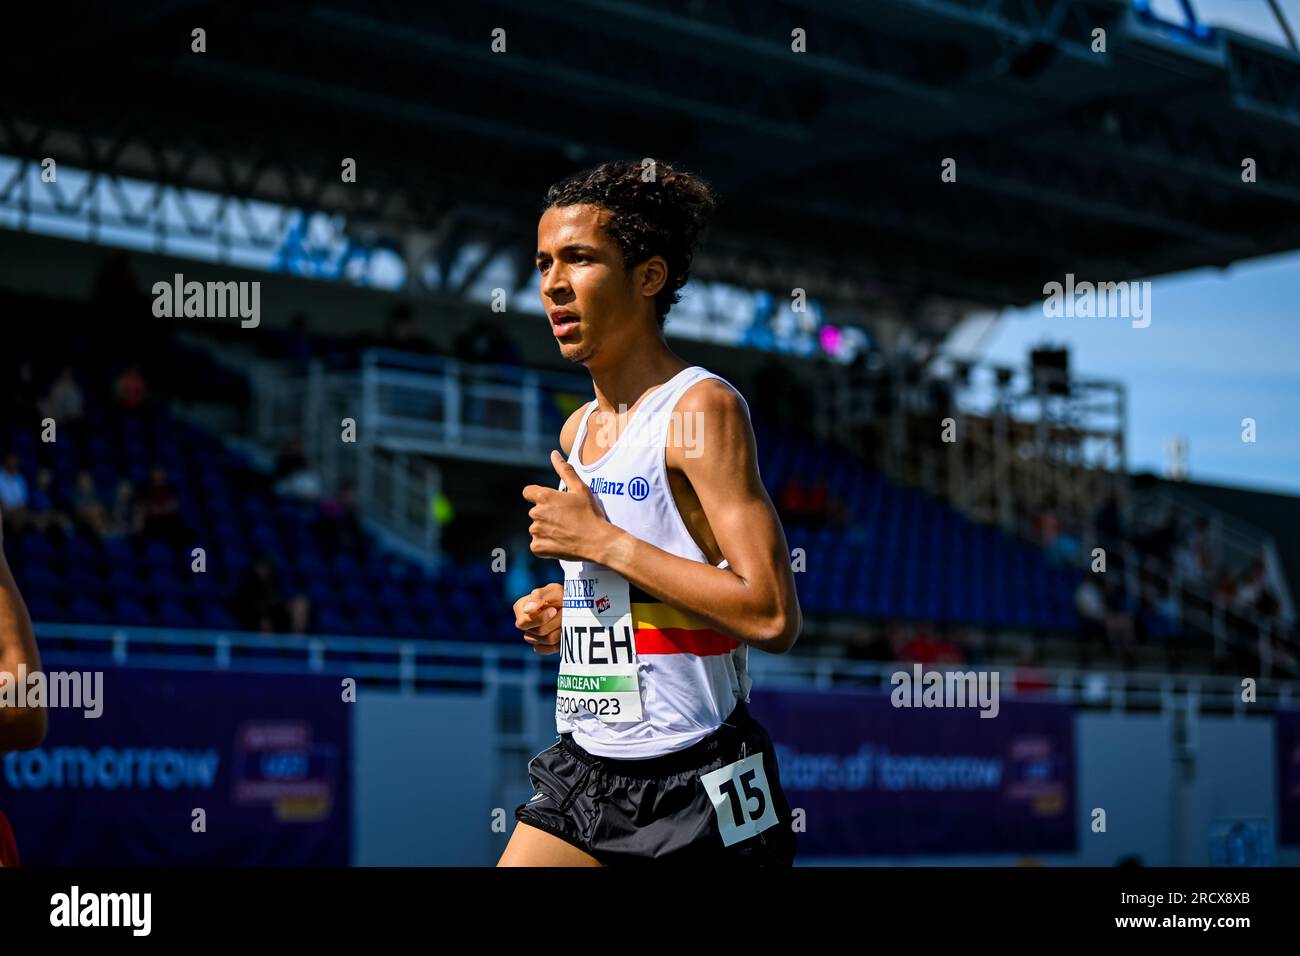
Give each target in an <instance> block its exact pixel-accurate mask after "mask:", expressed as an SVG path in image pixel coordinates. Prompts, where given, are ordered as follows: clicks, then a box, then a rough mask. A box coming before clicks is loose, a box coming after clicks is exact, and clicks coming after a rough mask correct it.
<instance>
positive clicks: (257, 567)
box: [231, 555, 310, 634]
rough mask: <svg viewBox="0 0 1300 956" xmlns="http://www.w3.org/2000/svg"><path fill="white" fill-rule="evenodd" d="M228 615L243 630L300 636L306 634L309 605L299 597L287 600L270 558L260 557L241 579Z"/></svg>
mask: <svg viewBox="0 0 1300 956" xmlns="http://www.w3.org/2000/svg"><path fill="white" fill-rule="evenodd" d="M231 614H232V615H234V618H235V621H236V622H237V623H238V624H239V626H240V627H241V628H242V629H243V630H245V631H258V632H260V633H262V634H272V633H285V632H291V633H294V634H303V633H306V631H307V626H308V620H309V618H310V605H309V604H308V602H307V598H306V597H304V596H303V595H300V594H299V595H294V596H293V597H289V598H286V597H285V595H284V592H283V591H282V590H281V588H280V582H279V580H278V579H277V577H276V574H275V567H274V565H272V564H271V559H270V558H269V557H267V556H266V555H259V556H258V557H257V559H256V560H255V561H254V562H253V566H252V567H250V568H249V569H248V570H246V571H245V572H244V573H243V574H242V575H241V576H240V579H239V584H238V586H237V587H236V589H235V595H234V598H233V600H232V601H231Z"/></svg>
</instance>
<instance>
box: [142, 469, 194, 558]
mask: <svg viewBox="0 0 1300 956" xmlns="http://www.w3.org/2000/svg"><path fill="white" fill-rule="evenodd" d="M180 507H181V506H180V499H178V498H177V497H176V492H175V490H174V489H173V488H172V486H171V482H170V481H168V480H167V471H166V470H165V469H164V468H162V467H161V466H159V465H155V466H154V468H153V470H152V471H151V472H150V473H149V484H148V485H147V486H145V489H144V492H143V493H142V494H141V495H140V499H139V502H138V503H137V510H138V513H139V518H138V520H137V525H138V527H139V528H140V531H141V533H142V534H144V535H145V536H146V537H149V538H153V539H155V540H157V541H162V542H164V543H167V544H170V545H172V546H174V547H178V546H180V545H181V544H183V543H184V542H185V540H186V539H187V538H188V537H189V531H188V530H187V529H186V527H185V525H184V524H183V523H182V522H181V515H180Z"/></svg>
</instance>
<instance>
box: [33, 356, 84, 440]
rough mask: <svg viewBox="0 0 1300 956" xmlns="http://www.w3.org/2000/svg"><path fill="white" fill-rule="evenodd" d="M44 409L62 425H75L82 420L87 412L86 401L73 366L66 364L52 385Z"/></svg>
mask: <svg viewBox="0 0 1300 956" xmlns="http://www.w3.org/2000/svg"><path fill="white" fill-rule="evenodd" d="M42 410H43V411H44V412H45V414H46V415H47V416H49V417H50V418H53V419H54V421H55V422H56V423H57V424H58V425H60V426H64V425H75V424H76V423H77V422H79V421H81V418H82V416H83V415H84V414H85V412H86V401H85V398H84V397H83V396H82V394H81V386H80V385H78V384H77V379H76V377H75V376H74V375H73V374H72V368H71V366H64V368H63V371H62V372H60V373H59V377H58V378H57V379H55V380H54V384H53V385H51V386H50V391H49V394H48V395H46V396H45V401H44V403H43V406H42Z"/></svg>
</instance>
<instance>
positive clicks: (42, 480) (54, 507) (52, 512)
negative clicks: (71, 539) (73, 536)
mask: <svg viewBox="0 0 1300 956" xmlns="http://www.w3.org/2000/svg"><path fill="white" fill-rule="evenodd" d="M27 520H28V522H29V523H30V524H31V526H32V528H33V529H35V530H36V531H49V530H50V529H51V528H57V529H59V530H60V531H67V530H68V529H69V528H71V527H72V521H71V519H69V518H68V515H67V513H66V512H64V511H63V509H61V508H60V507H59V506H58V504H57V502H56V500H55V495H54V476H53V475H52V474H50V470H49V469H48V468H42V469H40V470H39V471H37V472H36V482H35V484H34V485H33V486H32V489H31V495H30V497H29V499H28V503H27Z"/></svg>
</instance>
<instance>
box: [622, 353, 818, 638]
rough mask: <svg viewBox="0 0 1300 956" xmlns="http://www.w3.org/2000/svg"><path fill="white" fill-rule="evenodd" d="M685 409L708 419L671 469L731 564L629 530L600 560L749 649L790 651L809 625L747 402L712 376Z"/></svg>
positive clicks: (671, 455) (690, 395) (671, 454)
mask: <svg viewBox="0 0 1300 956" xmlns="http://www.w3.org/2000/svg"><path fill="white" fill-rule="evenodd" d="M676 412H677V413H679V414H680V415H681V416H682V417H683V418H685V417H686V416H692V420H694V421H698V422H699V423H700V427H699V428H697V429H696V434H698V435H700V442H699V444H698V447H693V448H690V449H686V448H681V447H670V448H669V449H668V450H667V462H668V465H669V467H670V468H676V469H680V470H681V471H682V472H683V473H684V474H685V475H686V477H687V479H688V480H689V481H690V483H691V487H692V488H694V490H695V494H696V496H697V497H698V498H699V500H700V505H701V507H702V508H703V509H704V514H705V517H706V518H707V520H708V524H709V527H710V529H712V531H713V535H714V537H715V539H716V540H717V543H718V547H719V549H720V550H721V552H722V554H723V556H724V557H725V558H726V560H727V563H728V564H729V565H730V567H728V568H718V567H713V566H711V565H705V566H701V564H700V562H698V561H692V560H690V559H689V558H682V557H678V556H677V555H674V554H670V553H668V552H667V551H664V550H663V549H661V548H658V547H656V546H654V545H653V544H650V543H649V542H647V541H642V540H640V539H639V538H635V537H633V536H632V535H631V534H629V533H628V532H626V531H623V530H622V529H617V532H616V533H613V534H611V535H610V536H609V538H608V543H607V545H606V547H605V548H604V549H603V550H604V551H605V553H604V555H603V558H604V560H601V558H596V560H600V561H601V563H602V564H605V565H607V566H608V567H610V568H612V569H613V570H615V571H617V572H618V573H619V574H621V575H622V576H623V577H625V578H627V579H628V580H629V581H631V582H632V583H633V584H635V585H636V586H637V587H639V588H641V590H643V591H646V592H648V593H649V594H652V595H653V596H654V597H657V598H658V599H659V600H661V601H663V602H664V603H665V604H668V605H670V606H672V607H676V608H678V609H680V610H683V611H688V612H690V613H692V614H695V615H697V616H698V617H701V618H703V619H704V620H706V621H708V622H709V623H710V624H711V625H713V626H714V627H715V628H717V629H718V630H720V631H722V632H724V633H726V634H730V635H732V636H733V637H735V638H737V639H739V640H741V641H744V642H745V643H746V644H751V645H753V646H755V647H758V648H760V649H761V650H765V651H771V652H773V653H777V654H782V653H785V652H786V651H788V650H790V648H792V647H793V646H794V644H795V641H796V640H798V638H799V631H800V630H801V628H802V626H803V619H802V615H801V613H800V611H799V598H798V595H797V594H796V592H795V586H794V574H793V572H792V571H791V568H790V552H789V547H788V546H787V544H786V538H785V532H784V530H782V528H781V521H780V519H779V518H778V517H777V514H776V509H775V508H774V507H773V505H772V499H771V498H769V497H768V494H767V489H765V488H764V487H763V482H762V480H761V479H760V478H759V473H758V457H757V453H756V450H755V447H756V443H755V441H754V430H753V427H752V426H751V425H750V422H749V416H748V414H747V413H746V411H745V406H744V403H743V402H742V401H741V399H740V396H739V395H737V394H736V392H734V391H733V390H732V389H731V388H729V387H728V386H726V385H725V384H723V383H721V382H719V381H717V380H715V379H711V380H706V381H705V382H701V383H700V384H699V385H696V386H694V387H693V388H690V389H688V390H687V392H686V394H685V395H683V396H682V399H681V400H680V401H679V402H678V404H677V408H676ZM697 415H698V416H699V417H698V418H695V416H697ZM683 432H684V430H683ZM684 433H685V432H684Z"/></svg>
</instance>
